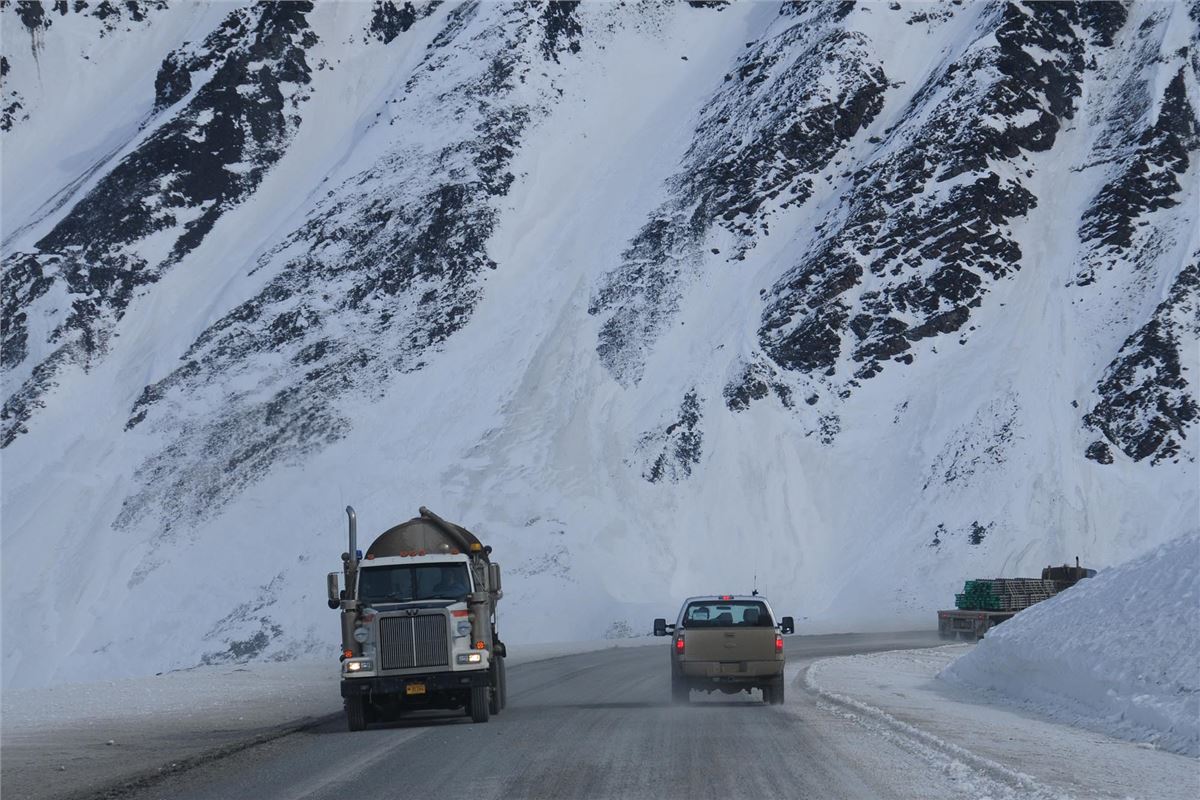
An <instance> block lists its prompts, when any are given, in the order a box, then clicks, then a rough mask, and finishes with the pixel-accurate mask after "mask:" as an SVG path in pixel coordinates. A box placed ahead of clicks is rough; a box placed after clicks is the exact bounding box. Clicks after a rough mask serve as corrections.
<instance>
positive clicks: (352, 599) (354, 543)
mask: <svg viewBox="0 0 1200 800" xmlns="http://www.w3.org/2000/svg"><path fill="white" fill-rule="evenodd" d="M346 516H347V518H348V519H349V522H350V549H349V550H348V551H347V552H345V553H342V568H343V572H344V573H345V576H346V588H345V590H344V591H343V592H342V602H341V606H342V658H343V659H344V658H345V657H346V654H347V653H350V654H351V656H357V655H361V649H362V646H361V645H360V644H359V643H358V642H356V641H355V640H354V628H355V624H356V623H357V622H358V515H357V514H355V513H354V506H346Z"/></svg>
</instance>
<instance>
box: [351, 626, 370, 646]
mask: <svg viewBox="0 0 1200 800" xmlns="http://www.w3.org/2000/svg"><path fill="white" fill-rule="evenodd" d="M370 638H371V630H370V629H369V628H367V627H366V626H362V627H358V628H355V629H354V641H356V642H358V643H359V644H363V643H364V642H366V641H367V639H370Z"/></svg>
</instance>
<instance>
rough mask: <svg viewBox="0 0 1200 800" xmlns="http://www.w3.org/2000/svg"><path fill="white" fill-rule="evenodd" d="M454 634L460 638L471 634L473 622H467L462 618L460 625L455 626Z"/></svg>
mask: <svg viewBox="0 0 1200 800" xmlns="http://www.w3.org/2000/svg"><path fill="white" fill-rule="evenodd" d="M454 635H455V636H457V637H458V638H459V639H461V638H462V637H464V636H470V635H471V623H469V622H467V621H466V620H465V619H464V620H462V621H461V622H459V623H458V625H457V626H455V628H454Z"/></svg>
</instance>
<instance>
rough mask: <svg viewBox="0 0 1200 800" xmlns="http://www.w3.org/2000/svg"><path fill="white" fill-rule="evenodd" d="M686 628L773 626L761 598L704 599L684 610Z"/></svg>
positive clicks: (684, 625) (773, 623)
mask: <svg viewBox="0 0 1200 800" xmlns="http://www.w3.org/2000/svg"><path fill="white" fill-rule="evenodd" d="M683 627H685V628H773V627H775V622H774V621H773V620H772V619H771V615H770V613H769V612H768V611H767V606H766V604H765V603H763V602H762V601H761V600H702V601H697V602H693V603H689V604H688V607H687V610H686V611H684V612H683Z"/></svg>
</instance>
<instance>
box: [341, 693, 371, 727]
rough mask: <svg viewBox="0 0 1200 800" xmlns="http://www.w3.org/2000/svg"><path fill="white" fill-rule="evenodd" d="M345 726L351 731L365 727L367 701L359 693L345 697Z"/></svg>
mask: <svg viewBox="0 0 1200 800" xmlns="http://www.w3.org/2000/svg"><path fill="white" fill-rule="evenodd" d="M346 727H348V728H349V729H350V730H352V731H361V730H364V729H366V727H367V701H366V698H364V697H363V696H362V695H361V694H360V695H354V696H353V697H347V698H346Z"/></svg>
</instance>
